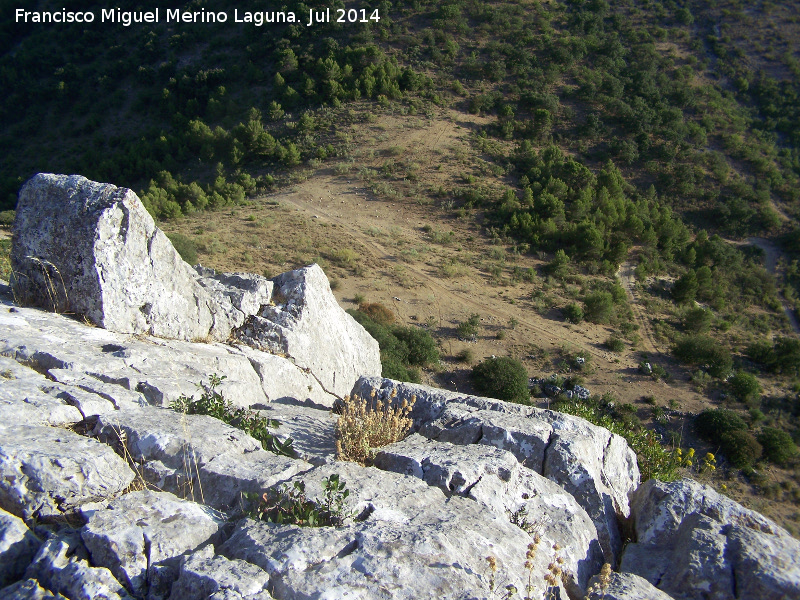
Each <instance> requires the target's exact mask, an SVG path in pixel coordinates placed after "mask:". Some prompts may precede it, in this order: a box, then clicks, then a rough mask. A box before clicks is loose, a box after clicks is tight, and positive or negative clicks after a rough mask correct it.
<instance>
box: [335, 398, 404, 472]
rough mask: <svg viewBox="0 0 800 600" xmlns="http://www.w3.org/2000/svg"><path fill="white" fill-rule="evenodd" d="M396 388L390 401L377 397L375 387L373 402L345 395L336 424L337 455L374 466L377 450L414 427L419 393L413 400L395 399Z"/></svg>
mask: <svg viewBox="0 0 800 600" xmlns="http://www.w3.org/2000/svg"><path fill="white" fill-rule="evenodd" d="M396 395H397V392H396V391H395V390H393V391H392V395H391V396H390V398H389V400H388V401H385V402H384V401H383V400H380V399H379V400H377V401H376V400H375V391H374V390H373V392H372V395H371V397H370V400H369V402H368V401H367V400H364V399H363V398H360V397H358V396H352V397H350V396H345V397H344V402H343V405H342V410H341V414H340V416H339V421H338V422H337V423H336V458H338V459H339V460H349V461H353V462H357V463H358V464H361V465H370V464H372V460H373V458H374V457H375V453H376V449H377V448H380V447H382V446H386V445H387V444H392V443H394V442H397V441H400V440H402V439H403V438H404V437H405V436H406V434H407V433H408V431H409V430H410V429H411V425H412V424H413V421H412V420H411V419H410V418H409V416H408V415H409V414H410V413H411V409H412V408H413V407H414V402H415V401H416V396H412V398H411V402H408V401H407V400H403V401H402V402H401V403H400V404H399V405H397V403H395V402H394V398H395V396H396Z"/></svg>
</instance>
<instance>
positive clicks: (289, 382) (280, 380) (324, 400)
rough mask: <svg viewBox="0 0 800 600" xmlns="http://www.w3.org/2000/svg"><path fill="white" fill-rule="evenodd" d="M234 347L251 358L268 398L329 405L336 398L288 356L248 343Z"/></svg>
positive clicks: (279, 400) (331, 404)
mask: <svg viewBox="0 0 800 600" xmlns="http://www.w3.org/2000/svg"><path fill="white" fill-rule="evenodd" d="M237 350H238V351H239V352H241V353H242V355H244V356H245V357H246V358H247V359H248V360H249V361H250V365H251V366H252V367H253V369H254V370H255V372H256V374H257V375H258V377H259V379H260V381H261V389H262V390H263V391H264V395H265V397H266V399H267V400H269V401H270V402H281V401H287V402H288V401H291V402H294V403H305V404H310V405H314V406H316V407H325V408H330V407H331V406H333V404H334V402H335V401H336V396H334V395H333V394H330V393H328V392H326V391H325V390H324V389H323V387H322V386H321V385H320V383H319V381H317V379H316V377H314V375H313V374H312V373H311V372H309V371H308V370H305V369H301V368H300V367H298V366H297V365H296V364H294V363H293V362H292V361H291V360H289V359H288V358H284V357H283V356H277V355H275V354H268V353H266V352H262V351H261V350H256V349H254V348H250V347H248V346H239V347H238V348H237Z"/></svg>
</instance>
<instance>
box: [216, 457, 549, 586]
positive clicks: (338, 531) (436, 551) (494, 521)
mask: <svg viewBox="0 0 800 600" xmlns="http://www.w3.org/2000/svg"><path fill="white" fill-rule="evenodd" d="M334 473H337V474H339V475H340V478H341V481H343V482H345V484H346V487H347V489H348V490H350V496H349V498H348V501H347V510H352V511H353V512H354V513H355V514H357V515H358V520H357V521H356V522H353V521H351V520H347V521H346V523H345V525H344V526H342V527H336V528H331V527H321V528H299V527H295V526H276V525H270V524H267V523H262V522H256V521H252V520H249V519H245V520H243V521H241V522H240V523H239V525H238V527H237V529H236V531H235V532H234V533H233V534H232V536H231V538H229V539H228V540H227V541H226V542H225V543H224V544H223V545H222V546H221V547H220V549H219V550H220V552H221V553H222V554H224V555H226V556H228V557H229V558H239V559H241V560H245V561H247V562H250V563H252V564H255V565H257V566H259V567H261V568H262V569H264V570H265V571H267V572H268V573H269V574H270V578H271V584H272V586H274V591H273V595H274V596H275V597H278V598H315V597H347V595H348V594H349V595H352V596H353V597H364V598H387V599H388V598H423V597H424V598H429V597H435V598H489V597H491V596H492V592H490V590H489V575H490V573H491V571H490V569H489V568H488V563H487V560H486V557H487V556H493V557H494V558H495V560H496V561H497V572H496V574H495V577H496V581H498V582H503V585H506V584H514V585H516V586H517V588H518V589H520V590H522V589H524V583H523V577H525V576H526V572H525V571H524V569H523V563H524V562H525V552H526V550H527V545H528V544H529V543H531V537H530V536H529V535H528V534H526V533H525V532H523V531H522V530H521V529H519V528H518V527H515V526H513V525H511V523H509V522H508V519H507V518H504V517H499V516H496V515H495V514H494V513H492V512H491V511H486V510H485V509H483V507H482V506H481V505H480V504H479V503H477V502H474V501H472V500H467V499H464V498H460V497H451V498H446V497H445V496H444V494H443V493H442V492H441V491H440V490H439V489H437V488H434V487H430V486H428V485H426V484H425V483H424V482H422V481H421V480H419V479H417V478H413V477H407V476H402V475H399V474H395V473H389V472H384V471H380V470H377V469H374V468H364V467H359V466H358V465H355V464H353V463H337V464H335V465H325V466H323V467H319V468H317V469H314V470H312V471H309V472H307V473H303V474H302V475H300V476H295V478H294V479H295V480H297V479H301V480H302V481H304V482H305V484H306V493H307V495H308V497H316V498H320V497H321V496H322V494H323V488H322V480H323V478H325V477H329V476H330V475H332V474H334ZM539 550H540V552H539V553H538V554H537V556H536V557H535V558H534V565H535V566H534V568H535V569H536V570H537V572H539V571H540V570H541V572H544V569H546V565H547V563H548V562H549V560H551V559H552V555H550V554H549V551H548V550H546V549H545V548H543V547H542V548H540V549H539ZM533 585H534V589H533V594H534V595H536V594H538V595H540V596H541V595H543V592H544V584H543V582H542V581H539V580H538V578H537V579H536V580H535V581H534V582H533Z"/></svg>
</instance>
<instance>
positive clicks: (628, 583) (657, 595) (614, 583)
mask: <svg viewBox="0 0 800 600" xmlns="http://www.w3.org/2000/svg"><path fill="white" fill-rule="evenodd" d="M589 585H590V587H592V586H595V587H596V590H595V591H593V592H591V593H590V594H589V595H588V598H589V600H672V596H669V595H667V594H665V593H664V592H662V591H661V590H659V589H658V588H656V587H653V586H652V585H651V584H650V582H648V581H647V580H646V579H642V578H641V577H638V576H637V575H632V574H630V573H614V572H613V571H612V572H611V576H610V580H609V582H608V586H607V587H606V589H605V590H603V589H601V583H600V577H599V575H598V576H595V577H593V578H592V580H591V581H590V582H589Z"/></svg>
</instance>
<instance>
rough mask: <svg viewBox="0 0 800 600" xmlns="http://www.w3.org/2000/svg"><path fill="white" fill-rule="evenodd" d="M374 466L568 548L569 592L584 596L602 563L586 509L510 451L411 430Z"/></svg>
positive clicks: (381, 454)
mask: <svg viewBox="0 0 800 600" xmlns="http://www.w3.org/2000/svg"><path fill="white" fill-rule="evenodd" d="M375 466H376V467H378V468H380V469H385V470H389V471H394V472H396V473H404V474H407V475H413V476H415V477H419V478H420V479H422V480H423V481H425V482H426V483H428V485H432V486H435V487H438V488H439V489H441V490H442V491H443V492H444V493H445V494H446V495H448V496H449V495H454V494H457V495H460V496H464V497H466V498H471V499H473V500H476V501H478V502H480V503H482V504H484V505H485V506H487V507H488V508H489V509H490V510H492V511H494V512H495V513H497V514H498V515H499V516H501V517H505V518H511V519H516V521H517V524H518V525H521V526H523V527H525V528H527V530H528V531H529V533H530V532H538V533H539V534H541V536H542V540H543V544H544V546H543V548H549V547H550V546H552V545H553V544H555V543H558V544H560V545H561V546H562V547H565V548H568V552H567V554H566V556H565V557H564V558H565V560H566V562H565V563H564V567H565V568H566V569H567V571H568V572H569V580H568V585H569V587H568V589H569V592H570V593H571V594H572V595H573V596H581V597H582V596H583V595H584V594H585V592H586V587H587V582H588V580H589V577H591V575H593V574H594V573H596V572H597V571H599V570H600V567H601V566H602V563H603V560H602V558H603V557H602V551H601V549H600V544H599V541H598V539H597V530H596V529H595V526H594V524H593V523H592V521H591V519H589V516H588V515H587V514H586V511H584V510H583V509H582V508H581V507H580V506H578V504H577V502H575V499H574V498H573V497H572V496H570V495H569V494H568V493H566V492H565V491H564V490H563V489H562V488H561V487H559V486H558V485H556V484H555V483H553V482H552V481H550V480H548V479H546V478H544V477H542V476H541V475H539V474H538V473H535V472H534V471H531V470H530V469H527V468H525V467H523V466H522V465H520V463H519V462H518V461H517V459H516V458H515V457H514V456H513V455H512V454H511V453H510V452H506V451H504V450H500V449H498V448H494V447H492V446H483V445H477V444H472V445H468V446H456V445H453V444H449V443H446V442H430V441H429V440H427V439H426V438H424V437H423V436H421V435H419V434H414V435H412V436H410V437H408V438H406V439H405V440H403V441H401V442H397V443H395V444H391V445H390V446H386V447H384V448H383V449H382V450H381V452H379V453H378V455H377V456H376V457H375ZM523 521H524V522H523ZM512 522H513V521H512Z"/></svg>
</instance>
